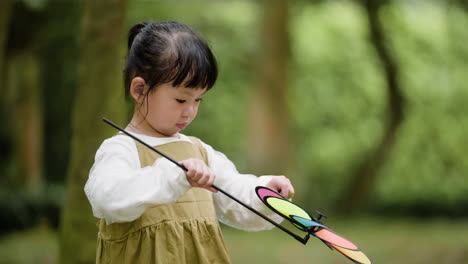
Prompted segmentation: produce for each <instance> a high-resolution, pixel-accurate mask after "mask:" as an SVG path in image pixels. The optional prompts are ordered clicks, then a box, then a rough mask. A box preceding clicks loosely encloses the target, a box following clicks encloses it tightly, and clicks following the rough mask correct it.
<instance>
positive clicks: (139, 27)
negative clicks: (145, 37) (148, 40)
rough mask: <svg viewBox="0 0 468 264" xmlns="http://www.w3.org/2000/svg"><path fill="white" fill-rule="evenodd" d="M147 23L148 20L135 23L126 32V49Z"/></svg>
mask: <svg viewBox="0 0 468 264" xmlns="http://www.w3.org/2000/svg"><path fill="white" fill-rule="evenodd" d="M146 25H148V22H143V23H138V24H135V25H134V26H133V27H132V28H131V29H130V31H129V33H128V50H130V48H131V47H132V44H133V41H134V40H135V37H136V36H137V35H138V34H139V33H140V32H141V31H142V30H143V28H145V27H146Z"/></svg>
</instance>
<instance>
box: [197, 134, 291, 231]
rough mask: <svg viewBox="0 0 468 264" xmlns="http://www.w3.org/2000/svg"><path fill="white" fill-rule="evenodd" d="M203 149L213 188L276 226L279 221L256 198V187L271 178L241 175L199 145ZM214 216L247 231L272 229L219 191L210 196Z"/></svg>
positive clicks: (219, 153) (265, 222)
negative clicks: (211, 176)
mask: <svg viewBox="0 0 468 264" xmlns="http://www.w3.org/2000/svg"><path fill="white" fill-rule="evenodd" d="M202 146H203V147H204V148H205V149H206V152H207V156H208V163H209V166H210V168H211V169H212V170H213V172H214V173H215V174H216V180H215V185H216V186H218V187H219V188H221V189H223V190H224V191H226V192H227V193H229V194H230V195H232V196H234V197H236V198H237V199H239V200H240V201H242V202H243V203H245V204H247V205H249V206H250V207H252V208H254V209H255V210H257V211H259V212H261V213H263V214H265V215H267V216H268V217H269V218H271V219H272V220H273V221H275V222H277V223H280V222H281V221H282V220H283V218H282V217H281V216H279V215H277V214H275V213H274V212H272V211H271V210H270V209H268V208H267V207H266V206H265V205H264V204H263V203H262V202H261V201H260V199H259V198H258V197H257V194H256V193H255V187H256V186H265V185H266V184H267V183H268V182H269V181H270V180H271V178H272V177H275V176H271V175H266V176H260V177H257V176H255V175H252V174H241V173H239V172H238V171H237V169H236V167H235V166H234V164H233V163H232V162H231V161H230V160H229V159H228V158H227V157H226V156H225V155H224V154H223V153H221V152H219V151H216V150H214V149H213V148H212V147H211V146H209V145H207V144H205V143H203V142H202ZM213 198H214V204H215V209H216V215H217V217H218V219H219V221H221V222H222V223H224V224H226V225H229V226H232V227H234V228H238V229H242V230H247V231H260V230H268V229H272V228H273V227H274V225H272V224H271V223H269V222H267V221H266V220H265V219H263V218H261V217H260V216H258V215H256V214H255V213H253V212H251V211H250V210H249V209H247V208H245V207H244V206H242V205H241V204H239V203H237V202H236V201H234V200H232V199H231V198H229V197H228V196H226V195H224V194H223V193H221V192H217V193H215V194H214V195H213Z"/></svg>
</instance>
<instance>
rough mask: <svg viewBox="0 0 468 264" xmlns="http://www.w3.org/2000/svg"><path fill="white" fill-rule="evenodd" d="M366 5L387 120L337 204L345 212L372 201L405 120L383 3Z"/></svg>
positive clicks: (352, 210)
mask: <svg viewBox="0 0 468 264" xmlns="http://www.w3.org/2000/svg"><path fill="white" fill-rule="evenodd" d="M364 6H365V9H366V13H367V19H368V22H369V31H370V38H371V42H372V44H373V45H374V47H375V50H376V52H377V55H378V57H379V59H380V61H381V64H382V67H383V69H384V73H385V78H386V82H387V95H388V97H387V101H388V109H389V110H388V111H389V112H388V120H387V122H388V123H387V125H386V129H385V132H384V135H383V137H382V139H381V141H380V142H379V144H378V145H377V146H376V148H375V150H374V151H372V152H371V153H370V155H369V156H368V157H369V158H368V159H366V160H364V162H363V163H361V164H360V165H359V166H358V168H357V170H356V171H354V173H353V175H352V177H351V182H350V184H349V186H348V187H347V189H346V190H345V193H344V195H343V197H342V199H341V201H340V202H339V206H338V208H339V209H340V212H341V213H343V214H351V213H354V212H356V210H357V209H358V208H360V207H362V206H363V205H364V204H365V203H366V202H367V201H368V200H369V198H370V196H371V194H372V192H373V190H374V189H375V182H376V178H377V173H378V170H379V169H380V167H382V165H383V164H384V162H385V160H386V159H387V156H388V154H389V153H390V152H391V150H392V148H393V146H394V145H395V140H396V134H397V131H398V128H399V127H400V125H401V124H402V122H403V120H404V105H405V100H404V97H403V95H402V92H401V84H400V83H399V79H398V77H399V68H398V65H397V63H396V61H395V58H394V57H393V56H392V54H391V51H390V49H389V48H388V47H387V45H386V43H385V41H386V40H385V36H384V34H385V33H384V29H383V27H382V21H381V20H380V18H379V11H380V7H381V3H379V1H373V0H364Z"/></svg>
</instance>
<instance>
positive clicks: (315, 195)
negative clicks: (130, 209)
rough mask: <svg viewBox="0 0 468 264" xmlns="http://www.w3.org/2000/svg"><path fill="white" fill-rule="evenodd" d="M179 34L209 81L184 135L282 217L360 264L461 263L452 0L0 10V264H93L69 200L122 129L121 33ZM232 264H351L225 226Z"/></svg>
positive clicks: (466, 153) (460, 78)
mask: <svg viewBox="0 0 468 264" xmlns="http://www.w3.org/2000/svg"><path fill="white" fill-rule="evenodd" d="M148 20H152V21H167V20H174V21H179V22H183V23H186V24H189V25H190V26H192V27H193V28H195V29H196V30H197V31H198V32H200V33H201V35H202V36H203V37H204V38H205V39H207V40H208V42H209V44H210V46H211V47H212V49H213V51H214V53H215V55H216V57H217V59H218V63H219V68H220V75H219V79H218V82H217V84H216V85H215V87H214V89H213V90H212V91H210V92H209V93H208V94H207V95H206V96H205V97H204V101H203V103H202V106H201V109H200V112H199V115H198V117H197V120H196V121H195V122H194V123H193V124H192V125H191V126H190V127H189V128H187V130H186V131H184V133H186V134H192V135H195V136H197V137H200V138H202V139H203V140H204V141H205V142H207V143H208V144H210V145H212V146H214V147H215V148H216V149H217V150H219V151H222V152H223V153H225V154H226V155H227V156H228V157H229V158H230V159H231V160H232V161H233V162H234V163H235V164H236V165H237V167H238V169H239V171H241V172H244V173H256V174H286V175H287V176H288V177H289V178H290V179H291V180H292V182H293V184H294V185H295V188H296V196H295V202H296V203H298V204H300V205H301V206H302V207H304V208H306V209H307V210H308V211H310V212H314V210H319V211H321V212H323V213H325V214H326V215H327V216H328V219H325V220H324V222H325V224H326V225H328V226H330V227H331V228H333V229H334V230H335V231H336V232H338V233H339V234H341V235H343V236H345V237H347V238H349V239H351V240H352V241H354V242H355V243H357V244H358V245H359V246H360V247H361V248H362V249H363V250H364V252H365V253H366V254H367V255H368V256H370V257H371V259H373V261H374V262H375V263H379V264H385V263H453V264H458V263H459V264H462V263H468V239H467V237H468V222H467V220H468V177H467V175H468V133H467V132H468V118H467V114H468V107H467V105H468V89H467V88H468V87H467V86H468V85H467V82H468V45H467V43H468V3H467V1H464V0H446V1H442V0H440V1H436V0H386V1H384V0H382V1H377V0H374V1H372V0H361V1H358V0H348V1H346V0H329V1H325V0H310V1H307V0H296V1H286V0H270V1H268V0H263V1H254V0H234V1H227V0H226V1H223V0H210V1H208V0H206V1H199V0H173V1H163V0H159V1H156V0H154V1H150V0H100V1H95V0H84V1H78V0H1V1H0V86H1V90H0V91H1V99H0V100H1V101H0V102H1V109H0V116H1V120H2V125H1V126H0V148H1V153H0V174H1V177H0V183H1V184H0V220H1V225H0V263H93V262H94V253H95V238H96V232H97V227H96V223H97V219H95V218H93V216H92V212H91V208H90V206H89V204H88V202H87V200H86V197H85V195H84V192H83V186H84V183H85V182H86V180H87V177H88V172H89V169H90V167H91V165H92V163H93V159H94V153H95V151H96V149H97V148H98V147H99V144H100V143H101V142H102V140H104V139H105V138H107V137H109V136H112V135H113V134H114V133H115V132H116V131H115V130H113V129H112V128H110V127H109V126H107V125H106V124H104V123H103V122H102V121H101V118H102V117H103V116H105V117H108V118H110V119H111V120H113V121H114V122H116V123H118V124H120V125H122V126H125V124H126V122H127V121H128V118H129V113H130V110H131V107H132V106H131V104H129V103H127V102H125V100H124V98H123V81H122V76H121V72H122V68H123V62H124V58H125V53H126V38H127V36H126V34H127V32H128V29H129V28H130V26H131V25H133V24H135V23H137V22H142V21H148ZM223 230H224V232H225V238H226V240H227V244H228V248H229V251H230V254H231V256H232V259H233V261H234V263H272V264H273V263H350V262H349V261H348V260H347V259H345V258H344V257H343V256H341V255H340V254H338V253H336V252H332V251H330V250H328V248H327V247H326V246H324V245H323V244H322V243H320V242H319V241H313V240H311V241H309V243H308V244H307V245H306V246H304V245H302V244H300V243H298V242H297V241H295V240H294V239H292V238H290V237H288V236H287V235H285V234H284V233H283V232H281V231H280V230H278V229H274V230H271V231H266V232H259V233H249V232H244V231H240V230H234V229H232V228H229V227H225V226H223Z"/></svg>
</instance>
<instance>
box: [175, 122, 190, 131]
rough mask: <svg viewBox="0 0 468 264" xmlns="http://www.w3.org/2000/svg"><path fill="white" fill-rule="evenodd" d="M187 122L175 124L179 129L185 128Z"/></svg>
mask: <svg viewBox="0 0 468 264" xmlns="http://www.w3.org/2000/svg"><path fill="white" fill-rule="evenodd" d="M188 124H189V123H188V122H185V123H180V124H176V127H178V128H179V129H180V130H182V129H184V128H186V127H187V126H188Z"/></svg>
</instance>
